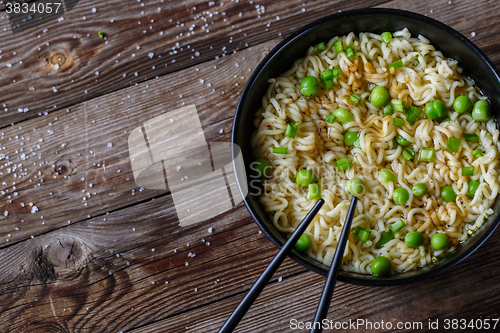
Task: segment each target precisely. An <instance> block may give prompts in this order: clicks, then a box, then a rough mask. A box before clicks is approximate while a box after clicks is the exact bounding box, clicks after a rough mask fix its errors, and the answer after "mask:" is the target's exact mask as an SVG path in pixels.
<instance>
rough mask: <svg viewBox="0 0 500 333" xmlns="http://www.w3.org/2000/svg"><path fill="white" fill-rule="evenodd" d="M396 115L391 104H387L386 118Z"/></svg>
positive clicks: (385, 109)
mask: <svg viewBox="0 0 500 333" xmlns="http://www.w3.org/2000/svg"><path fill="white" fill-rule="evenodd" d="M393 113H394V109H393V108H392V105H391V104H387V105H386V106H385V108H384V116H390V115H391V114H393Z"/></svg>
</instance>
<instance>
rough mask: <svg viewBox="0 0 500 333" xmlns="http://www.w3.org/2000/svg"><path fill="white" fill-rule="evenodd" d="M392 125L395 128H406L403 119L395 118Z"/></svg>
mask: <svg viewBox="0 0 500 333" xmlns="http://www.w3.org/2000/svg"><path fill="white" fill-rule="evenodd" d="M392 124H393V125H394V126H404V124H405V120H404V119H401V118H394V119H392Z"/></svg>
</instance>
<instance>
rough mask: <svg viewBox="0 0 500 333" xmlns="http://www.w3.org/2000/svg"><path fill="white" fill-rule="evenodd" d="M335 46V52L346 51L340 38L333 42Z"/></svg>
mask: <svg viewBox="0 0 500 333" xmlns="http://www.w3.org/2000/svg"><path fill="white" fill-rule="evenodd" d="M333 48H334V50H335V53H340V52H343V51H344V48H343V47H342V41H341V40H338V41H336V42H335V43H333Z"/></svg>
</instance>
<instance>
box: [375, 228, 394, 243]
mask: <svg viewBox="0 0 500 333" xmlns="http://www.w3.org/2000/svg"><path fill="white" fill-rule="evenodd" d="M393 239H394V234H393V233H392V231H382V232H381V233H380V239H379V240H378V243H377V247H382V246H384V245H385V244H387V243H389V242H390V241H391V240H393Z"/></svg>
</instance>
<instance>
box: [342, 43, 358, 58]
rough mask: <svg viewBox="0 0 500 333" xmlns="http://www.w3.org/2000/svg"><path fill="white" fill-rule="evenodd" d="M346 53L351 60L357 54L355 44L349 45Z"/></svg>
mask: <svg viewBox="0 0 500 333" xmlns="http://www.w3.org/2000/svg"><path fill="white" fill-rule="evenodd" d="M345 55H346V56H347V59H349V60H352V59H353V58H354V57H355V56H356V51H354V44H351V45H349V47H348V48H347V50H345Z"/></svg>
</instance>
